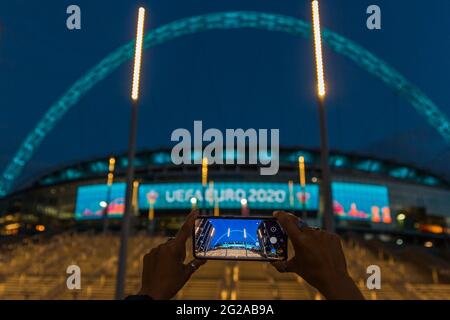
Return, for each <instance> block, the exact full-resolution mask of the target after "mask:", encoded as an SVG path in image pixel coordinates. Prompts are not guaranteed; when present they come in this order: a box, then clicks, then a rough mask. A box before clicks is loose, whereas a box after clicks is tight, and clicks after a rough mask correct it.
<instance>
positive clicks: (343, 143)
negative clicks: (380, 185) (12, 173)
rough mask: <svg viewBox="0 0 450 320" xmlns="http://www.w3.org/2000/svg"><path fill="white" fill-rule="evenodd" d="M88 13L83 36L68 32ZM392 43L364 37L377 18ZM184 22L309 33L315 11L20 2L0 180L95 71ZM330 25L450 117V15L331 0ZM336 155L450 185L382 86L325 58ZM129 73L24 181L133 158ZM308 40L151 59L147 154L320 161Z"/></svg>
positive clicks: (4, 58) (244, 36)
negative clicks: (242, 20)
mask: <svg viewBox="0 0 450 320" xmlns="http://www.w3.org/2000/svg"><path fill="white" fill-rule="evenodd" d="M71 4H77V5H79V6H80V7H81V11H82V29H81V30H79V31H69V30H68V29H67V28H66V18H67V14H66V8H67V6H68V5H71ZM371 4H377V5H379V6H380V7H381V10H382V30H379V31H370V30H368V29H367V28H366V18H367V14H366V8H367V7H368V6H369V5H371ZM139 5H144V6H145V7H146V8H147V9H148V10H149V12H150V20H149V21H148V23H147V24H146V31H147V32H148V31H149V30H151V29H154V28H156V27H159V26H162V25H164V24H166V23H169V22H172V21H174V20H177V19H181V18H184V17H190V16H195V15H200V14H205V13H210V12H218V11H239V10H254V11H264V12H270V13H280V14H285V15H289V16H294V17H298V18H301V19H304V20H306V21H310V19H311V17H310V16H311V14H310V3H309V1H307V0H295V1H294V0H155V1H132V0H120V1H119V0H115V1H106V0H71V1H64V0H45V1H37V0H33V1H30V0H14V1H1V2H0V137H1V138H0V171H3V169H4V167H5V166H6V164H7V162H8V161H9V160H10V159H11V158H12V156H13V154H14V153H15V151H16V150H17V148H18V147H19V145H20V143H21V142H22V141H23V139H24V138H25V136H26V134H27V133H28V132H29V131H30V130H31V129H32V128H33V127H34V126H35V125H36V123H37V122H38V120H39V119H40V117H41V116H42V115H43V114H44V113H45V111H46V110H47V109H48V108H49V106H50V105H51V104H52V103H54V102H55V101H56V100H57V99H58V98H59V97H60V96H61V95H62V94H63V93H64V92H65V90H67V89H68V88H69V87H70V86H71V85H72V84H73V83H74V82H75V81H76V80H77V79H79V78H80V77H81V76H82V75H83V74H84V73H85V72H86V71H87V70H88V69H89V68H91V67H93V66H94V65H96V64H97V63H98V62H99V61H100V60H101V59H102V58H104V57H105V56H106V55H107V54H108V53H110V52H111V51H113V50H114V49H116V48H118V47H120V46H121V45H123V44H125V43H127V42H129V41H130V40H132V39H133V37H134V32H135V30H134V29H135V26H134V23H135V20H136V11H137V7H138V6H139ZM321 14H322V23H323V26H324V27H325V28H329V29H331V30H333V31H335V32H338V33H340V34H342V35H343V36H345V37H347V38H349V39H352V40H354V41H356V42H357V43H359V44H360V45H362V46H363V47H365V48H366V49H368V50H370V51H371V52H372V53H374V54H375V55H377V56H378V57H380V58H382V59H383V60H384V61H386V62H387V63H388V64H389V65H391V66H392V67H394V68H395V69H397V70H398V71H399V72H400V73H402V74H403V75H404V76H405V77H406V78H407V79H408V80H409V81H411V82H412V83H413V84H415V85H416V86H418V87H419V88H420V89H421V90H422V91H423V92H425V93H426V94H427V95H428V96H429V97H430V98H431V100H433V101H434V102H435V104H436V105H437V106H439V107H440V108H441V110H442V111H443V112H444V113H445V114H446V115H447V116H448V117H450V90H449V83H450V81H449V71H450V59H448V57H450V17H449V15H450V1H448V0H427V1H425V0H412V1H411V0H395V1H393V0H376V1H373V0H367V1H366V0H322V1H321ZM324 55H325V61H326V77H327V84H328V92H329V95H328V97H327V106H328V108H329V113H328V115H329V118H328V120H329V134H330V146H331V148H332V149H335V150H342V151H348V152H355V153H360V154H369V155H370V154H372V155H377V156H379V157H381V158H384V159H394V160H397V161H401V162H405V163H410V164H414V165H416V166H419V167H423V168H428V169H429V170H432V172H434V173H436V174H442V175H445V176H446V177H448V178H450V166H449V165H448V163H450V148H449V144H448V143H446V142H445V141H444V139H443V138H442V137H441V136H440V135H439V134H438V133H437V132H436V131H435V130H434V129H433V128H431V127H430V126H429V125H428V123H427V122H426V120H425V119H424V118H423V117H421V116H419V115H418V113H417V112H416V111H415V110H414V109H413V108H412V107H411V106H410V105H409V104H408V103H407V102H406V101H405V100H403V99H402V98H401V97H399V96H398V95H397V94H395V93H394V92H393V91H392V90H391V89H389V88H388V87H387V86H385V85H384V84H383V83H382V82H381V81H380V80H378V79H376V78H374V77H373V76H371V75H369V74H368V73H367V72H365V71H364V70H362V69H360V68H358V67H357V66H356V65H355V64H354V63H353V62H351V61H349V60H348V59H347V58H345V57H343V56H340V55H338V54H337V53H335V52H333V51H331V50H330V49H328V48H325V52H324ZM131 69H132V63H131V62H130V63H125V64H124V65H122V66H121V67H120V68H119V69H118V70H116V71H115V72H114V73H113V74H112V75H111V76H110V77H108V78H107V79H106V80H105V81H103V82H101V83H100V84H98V85H97V86H95V87H94V88H93V90H91V91H90V92H89V93H88V94H87V95H86V96H85V97H84V98H83V99H82V100H81V101H80V102H79V103H78V105H76V106H75V107H74V108H73V109H72V110H71V111H69V113H68V114H67V115H66V116H65V118H63V119H62V121H61V122H59V124H58V125H57V127H56V128H55V130H54V131H53V132H52V133H51V134H50V135H49V136H48V138H47V139H46V140H45V141H44V143H43V144H42V146H41V148H40V149H39V150H38V152H37V153H36V154H35V155H34V157H33V158H32V160H31V162H30V164H29V165H27V167H26V168H25V171H24V173H23V175H22V176H21V179H20V180H21V182H24V181H27V179H28V180H29V179H31V178H33V177H35V176H37V175H39V174H42V173H44V172H46V171H48V170H51V169H52V168H54V167H57V166H60V165H63V164H66V163H72V162H75V161H79V160H86V159H89V158H92V157H96V156H107V155H109V154H111V153H117V152H123V151H125V150H126V148H127V139H128V123H129V114H130V112H129V111H130V102H129V101H130V99H129V91H130V80H131ZM314 72H315V69H314V64H313V51H312V43H311V41H310V40H307V39H304V38H299V37H293V36H291V35H288V34H282V33H274V32H268V31H261V30H250V29H239V30H226V31H209V32H205V33H201V34H195V35H190V36H186V37H183V38H179V39H176V40H174V41H172V42H169V43H166V44H163V45H161V46H158V47H156V48H152V49H149V50H147V51H146V52H145V53H144V69H143V78H142V100H141V106H140V110H139V113H140V114H139V117H140V118H139V134H138V147H139V148H152V147H164V146H165V147H167V146H171V145H173V143H172V142H170V134H171V132H172V131H173V130H175V129H176V128H187V129H190V130H192V128H193V121H194V120H203V125H204V127H205V128H211V127H214V128H219V129H223V130H224V129H225V128H244V129H245V128H269V129H270V128H279V129H280V139H281V144H282V145H285V146H294V145H296V146H306V147H318V145H319V135H318V133H319V130H318V125H317V123H318V121H317V112H316V111H317V110H316V104H315V98H314V97H315V96H314V94H315V92H314V85H315V77H314Z"/></svg>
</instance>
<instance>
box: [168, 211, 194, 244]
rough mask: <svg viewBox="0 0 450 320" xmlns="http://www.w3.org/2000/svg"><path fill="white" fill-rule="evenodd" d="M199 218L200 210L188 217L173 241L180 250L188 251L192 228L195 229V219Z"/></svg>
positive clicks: (192, 212)
mask: <svg viewBox="0 0 450 320" xmlns="http://www.w3.org/2000/svg"><path fill="white" fill-rule="evenodd" d="M197 216H198V210H193V211H191V213H190V214H189V215H188V216H187V218H186V221H185V222H184V224H183V225H182V226H181V229H180V230H179V231H178V233H177V235H176V237H175V239H173V241H174V243H175V246H176V247H177V249H178V250H181V249H183V250H186V241H187V240H188V239H189V238H190V237H191V236H192V228H193V227H194V223H195V219H196V218H197Z"/></svg>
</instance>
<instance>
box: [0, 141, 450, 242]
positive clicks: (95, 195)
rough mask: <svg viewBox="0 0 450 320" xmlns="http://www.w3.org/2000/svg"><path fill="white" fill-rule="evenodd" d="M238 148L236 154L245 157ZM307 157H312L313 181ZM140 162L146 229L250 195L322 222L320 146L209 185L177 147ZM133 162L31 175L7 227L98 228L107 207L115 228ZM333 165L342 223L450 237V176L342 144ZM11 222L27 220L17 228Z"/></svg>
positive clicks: (229, 171)
mask: <svg viewBox="0 0 450 320" xmlns="http://www.w3.org/2000/svg"><path fill="white" fill-rule="evenodd" d="M228 156H229V155H228ZM231 156H232V157H234V160H236V159H237V158H238V157H239V156H240V155H239V154H237V152H235V153H234V154H233V155H231ZM244 156H245V155H244ZM192 157H195V154H194V155H193V156H192ZM299 157H303V159H304V162H305V172H306V173H305V178H306V183H305V185H304V186H303V187H302V186H301V184H300V179H299V176H300V173H299V165H298V159H299ZM111 161H114V163H111ZM135 165H136V175H135V190H134V194H133V202H134V207H135V210H134V211H135V215H136V222H139V223H138V225H137V227H139V226H144V224H145V223H146V222H147V220H148V218H149V213H150V211H152V212H151V214H152V219H153V218H154V219H155V220H156V224H155V226H154V227H155V231H164V230H167V227H166V224H169V225H170V226H172V227H173V228H174V229H177V228H178V226H177V224H178V223H181V222H182V221H183V219H184V216H185V215H186V213H187V212H188V211H189V210H190V209H191V208H192V207H198V208H201V209H204V210H207V211H208V212H210V213H213V212H214V213H215V214H240V213H241V212H242V210H243V208H242V207H243V205H242V200H243V199H245V200H244V201H245V207H246V208H244V209H245V210H248V211H249V213H250V214H251V215H265V214H270V213H271V212H272V211H274V210H287V211H293V212H296V213H298V214H303V215H305V217H307V219H308V220H309V222H310V223H311V224H313V225H320V224H321V219H320V217H319V216H318V208H319V185H320V179H321V173H320V154H319V152H318V150H308V149H304V148H303V149H298V148H285V149H282V150H281V151H280V169H279V172H278V174H277V175H274V176H261V175H260V174H259V171H258V166H257V165H238V164H234V165H210V166H209V167H208V184H207V185H206V186H202V182H201V177H202V173H201V165H180V166H177V165H174V164H172V161H171V153H170V150H153V151H143V152H140V153H138V155H137V158H136V162H135ZM126 166H127V158H126V155H124V154H119V155H112V156H108V157H104V158H98V159H92V160H88V161H84V162H80V163H75V164H71V165H67V166H64V167H61V168H58V169H55V170H53V171H51V172H48V173H47V174H45V175H43V176H41V177H40V178H38V179H37V180H35V181H31V182H30V183H29V184H28V186H27V187H24V188H23V189H22V190H19V191H16V192H15V193H13V194H11V195H10V196H8V197H6V198H4V199H2V200H1V211H2V212H4V213H5V214H4V215H3V221H2V234H4V235H7V234H16V233H20V232H28V231H29V230H30V226H29V225H28V222H29V221H30V222H33V223H34V224H35V225H36V224H38V225H44V226H45V228H49V229H58V227H61V226H65V227H74V226H77V225H79V226H80V225H81V226H84V225H91V226H95V225H96V224H97V225H98V224H99V223H98V222H99V220H103V218H104V214H105V212H106V211H107V213H108V217H109V218H110V219H111V220H112V221H113V222H112V226H113V225H114V220H117V219H120V217H121V215H122V214H123V210H124V205H123V200H124V196H125V183H124V176H125V169H126ZM330 166H331V168H332V174H333V186H332V189H333V202H334V211H335V217H336V220H337V223H338V227H339V228H341V229H342V230H359V231H374V232H387V233H392V234H397V233H398V234H405V235H410V236H413V235H415V236H419V237H425V236H427V237H428V236H433V237H436V239H439V238H444V237H445V234H446V228H447V225H448V223H449V221H450V212H449V208H450V183H449V182H448V181H446V180H444V179H441V178H440V177H438V176H435V175H433V174H432V173H429V172H426V171H424V170H420V169H418V168H414V167H412V166H409V165H406V164H399V163H395V162H391V161H387V160H382V159H378V158H374V157H365V156H359V155H355V154H345V153H339V152H333V153H332V154H331V157H330ZM107 204H109V205H108V206H107V207H108V208H106V205H107ZM150 209H151V210H150ZM9 221H14V222H18V223H19V224H18V225H15V226H17V228H11V226H10V224H9ZM177 222H178V223H177ZM161 224H162V226H163V227H161ZM31 229H33V228H31Z"/></svg>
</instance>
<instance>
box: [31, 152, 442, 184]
mask: <svg viewBox="0 0 450 320" xmlns="http://www.w3.org/2000/svg"><path fill="white" fill-rule="evenodd" d="M112 156H114V157H116V170H118V171H123V170H124V169H125V168H126V166H127V162H128V161H127V157H126V154H120V155H117V156H116V155H112ZM238 156H239V155H238V154H237V153H236V152H235V153H234V154H232V155H229V154H228V155H227V154H226V155H225V156H224V158H225V157H234V159H236V158H237V157H238ZM268 156H269V157H270V155H268ZM299 156H303V157H304V158H305V162H306V165H307V166H309V167H315V168H320V153H319V151H318V150H315V149H306V148H301V149H300V148H282V149H281V150H280V165H292V166H296V165H297V163H298V157H299ZM196 157H201V155H200V154H195V153H193V154H192V158H193V159H195V158H196ZM109 158H110V157H109V156H108V157H103V158H96V159H92V160H88V161H83V162H78V163H74V164H71V165H66V166H63V167H61V168H59V169H56V170H54V171H51V172H49V173H47V174H45V175H43V176H42V177H40V178H39V179H38V180H37V181H33V182H32V183H33V184H34V185H38V186H49V185H54V184H60V183H67V182H71V181H77V180H82V179H89V178H95V177H101V176H105V175H106V174H107V172H108V164H109ZM135 165H136V168H137V169H139V168H145V167H148V166H153V167H154V166H156V167H157V166H168V165H169V166H173V164H172V161H171V155H170V150H169V149H158V150H145V151H141V152H139V153H138V154H137V155H136V162H135ZM330 165H331V168H332V170H335V171H337V170H343V171H348V172H352V173H357V172H359V173H360V174H361V173H362V174H368V173H370V174H375V175H379V176H380V177H386V178H391V179H398V180H402V181H406V182H410V183H415V184H422V185H427V186H436V187H438V186H440V187H450V183H449V181H447V180H444V179H442V178H440V177H438V176H436V175H433V174H431V173H428V172H426V171H425V170H423V169H420V168H417V167H413V166H410V165H406V164H400V163H396V162H394V161H391V160H385V159H380V158H375V157H371V156H363V155H356V154H351V153H342V152H337V151H332V152H331V153H330Z"/></svg>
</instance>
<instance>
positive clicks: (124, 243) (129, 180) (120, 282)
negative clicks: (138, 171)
mask: <svg viewBox="0 0 450 320" xmlns="http://www.w3.org/2000/svg"><path fill="white" fill-rule="evenodd" d="M144 21H145V9H144V8H142V7H141V8H139V15H138V25H137V35H136V49H135V59H134V73H133V85H132V93H131V101H132V103H131V119H130V135H129V140H128V167H127V177H126V185H127V186H126V193H125V212H124V215H123V219H122V230H121V234H120V249H119V259H118V268H117V281H116V299H117V300H121V299H123V298H124V295H125V278H126V270H127V250H128V237H129V233H130V224H131V215H132V213H133V184H134V158H135V154H136V135H137V120H138V101H139V80H140V72H141V58H142V45H143V38H144Z"/></svg>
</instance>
